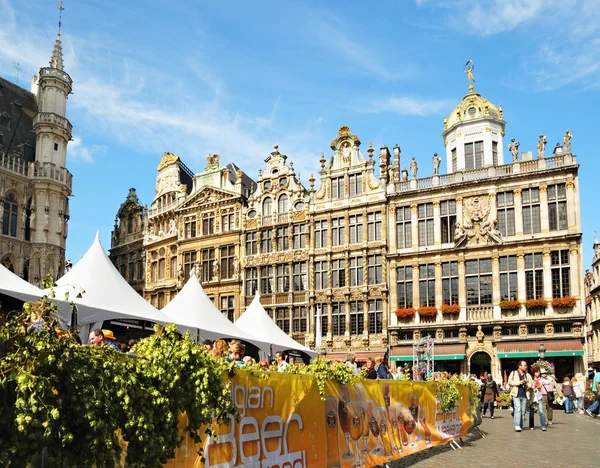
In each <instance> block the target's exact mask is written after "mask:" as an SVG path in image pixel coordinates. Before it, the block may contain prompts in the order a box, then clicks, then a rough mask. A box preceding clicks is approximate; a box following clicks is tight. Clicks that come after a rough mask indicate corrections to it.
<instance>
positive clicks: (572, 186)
mask: <svg viewBox="0 0 600 468" xmlns="http://www.w3.org/2000/svg"><path fill="white" fill-rule="evenodd" d="M566 187H567V188H570V189H572V188H575V182H573V181H572V180H569V181H568V182H567V183H566Z"/></svg>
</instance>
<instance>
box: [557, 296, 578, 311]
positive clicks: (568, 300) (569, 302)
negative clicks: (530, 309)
mask: <svg viewBox="0 0 600 468" xmlns="http://www.w3.org/2000/svg"><path fill="white" fill-rule="evenodd" d="M576 303H577V299H575V298H574V297H573V296H564V297H555V298H554V299H552V307H556V308H572V307H575V304H576Z"/></svg>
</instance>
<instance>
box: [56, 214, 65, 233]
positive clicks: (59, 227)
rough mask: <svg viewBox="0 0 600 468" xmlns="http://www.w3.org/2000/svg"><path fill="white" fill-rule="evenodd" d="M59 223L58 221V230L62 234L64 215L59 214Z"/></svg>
mask: <svg viewBox="0 0 600 468" xmlns="http://www.w3.org/2000/svg"><path fill="white" fill-rule="evenodd" d="M57 223H58V226H57V228H56V232H58V233H59V234H60V233H61V232H62V229H63V217H62V215H58V220H57Z"/></svg>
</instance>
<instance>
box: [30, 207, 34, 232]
mask: <svg viewBox="0 0 600 468" xmlns="http://www.w3.org/2000/svg"><path fill="white" fill-rule="evenodd" d="M29 227H30V228H35V208H31V214H30V215H29Z"/></svg>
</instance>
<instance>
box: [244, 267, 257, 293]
mask: <svg viewBox="0 0 600 468" xmlns="http://www.w3.org/2000/svg"><path fill="white" fill-rule="evenodd" d="M245 273H246V296H254V294H255V293H256V291H257V289H258V268H256V267H254V268H246V272H245Z"/></svg>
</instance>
